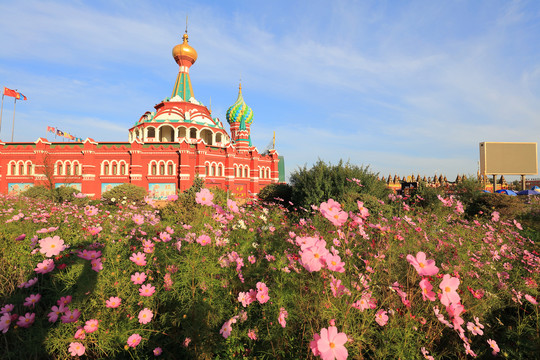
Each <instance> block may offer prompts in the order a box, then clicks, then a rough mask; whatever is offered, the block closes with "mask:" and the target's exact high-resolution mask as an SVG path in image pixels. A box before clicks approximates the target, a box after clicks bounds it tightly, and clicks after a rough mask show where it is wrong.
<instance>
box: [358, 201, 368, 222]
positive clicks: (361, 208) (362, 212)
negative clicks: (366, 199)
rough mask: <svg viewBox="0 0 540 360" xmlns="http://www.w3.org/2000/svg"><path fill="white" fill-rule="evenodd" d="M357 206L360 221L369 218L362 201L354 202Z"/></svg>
mask: <svg viewBox="0 0 540 360" xmlns="http://www.w3.org/2000/svg"><path fill="white" fill-rule="evenodd" d="M356 203H357V205H358V211H360V214H359V215H360V217H361V218H362V219H364V220H365V219H367V217H368V216H369V211H368V209H367V208H366V207H365V206H364V203H363V202H362V201H359V200H357V201H356Z"/></svg>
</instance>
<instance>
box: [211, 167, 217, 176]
mask: <svg viewBox="0 0 540 360" xmlns="http://www.w3.org/2000/svg"><path fill="white" fill-rule="evenodd" d="M214 175H216V165H212V166H211V167H210V176H214Z"/></svg>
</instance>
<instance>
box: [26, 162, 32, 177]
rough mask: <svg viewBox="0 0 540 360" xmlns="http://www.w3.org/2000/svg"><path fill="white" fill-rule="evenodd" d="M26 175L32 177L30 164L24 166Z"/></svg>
mask: <svg viewBox="0 0 540 360" xmlns="http://www.w3.org/2000/svg"><path fill="white" fill-rule="evenodd" d="M26 173H27V174H28V175H32V164H31V163H28V164H26Z"/></svg>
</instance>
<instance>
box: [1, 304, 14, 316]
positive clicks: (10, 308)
mask: <svg viewBox="0 0 540 360" xmlns="http://www.w3.org/2000/svg"><path fill="white" fill-rule="evenodd" d="M13 309H15V305H13V304H7V305H5V306H2V308H1V309H0V314H5V313H10V312H12V311H13Z"/></svg>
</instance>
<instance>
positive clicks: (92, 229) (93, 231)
mask: <svg viewBox="0 0 540 360" xmlns="http://www.w3.org/2000/svg"><path fill="white" fill-rule="evenodd" d="M86 230H87V231H88V232H89V233H90V235H97V234H99V233H100V232H101V230H103V228H102V227H101V226H89V227H88V228H87V229H86Z"/></svg>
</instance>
